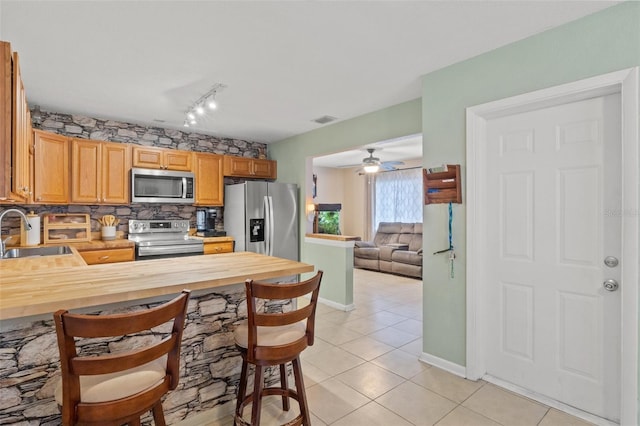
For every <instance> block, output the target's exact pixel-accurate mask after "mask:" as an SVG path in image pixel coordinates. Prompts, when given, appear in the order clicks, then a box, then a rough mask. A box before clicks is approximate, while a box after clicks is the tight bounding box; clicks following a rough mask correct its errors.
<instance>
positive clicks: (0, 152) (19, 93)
mask: <svg viewBox="0 0 640 426" xmlns="http://www.w3.org/2000/svg"><path fill="white" fill-rule="evenodd" d="M0 123H2V124H0V164H1V165H2V167H1V171H0V203H1V202H27V201H29V199H30V198H31V195H32V187H33V185H32V183H31V153H32V150H33V142H32V141H33V139H32V134H31V113H30V112H29V106H28V105H27V96H26V94H25V90H24V86H23V83H22V76H21V73H20V64H19V60H18V53H16V52H11V45H10V44H9V43H6V42H0Z"/></svg>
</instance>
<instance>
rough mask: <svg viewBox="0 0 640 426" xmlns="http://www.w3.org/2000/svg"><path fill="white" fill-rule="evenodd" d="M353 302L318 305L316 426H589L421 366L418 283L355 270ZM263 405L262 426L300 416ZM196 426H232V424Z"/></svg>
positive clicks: (307, 362) (313, 366)
mask: <svg viewBox="0 0 640 426" xmlns="http://www.w3.org/2000/svg"><path fill="white" fill-rule="evenodd" d="M354 299H355V305H356V309H355V310H353V311H351V312H341V311H337V310H335V309H332V308H329V307H327V306H325V305H318V308H317V313H316V341H315V344H314V345H313V346H311V347H309V348H307V349H306V350H305V351H304V352H303V354H302V356H301V358H302V370H303V372H304V375H305V386H306V389H307V399H308V403H309V407H310V409H311V413H312V419H311V421H312V424H313V425H314V426H322V425H336V426H343V425H345V426H346V425H348V426H358V425H363V426H364V425H366V426H375V425H384V426H391V425H393V426H396V425H398V426H403V425H407V426H410V425H439V426H463V425H473V426H476V425H477V426H482V425H505V426H507V425H509V426H510V425H523V426H524V425H540V426H551V425H562V426H566V425H588V424H590V423H587V422H585V421H583V420H581V419H578V418H576V417H572V416H569V415H567V414H565V413H563V412H560V411H558V410H555V409H553V408H550V407H547V406H545V405H542V404H540V403H538V402H535V401H532V400H530V399H527V398H524V397H521V396H518V395H515V394H513V393H511V392H508V391H506V390H504V389H502V388H499V387H497V386H494V385H492V384H490V383H486V382H484V381H478V382H472V381H468V380H464V379H462V378H460V377H458V376H455V375H453V374H450V373H447V372H446V371H443V370H440V369H438V368H436V367H432V366H429V365H428V364H425V363H423V362H420V361H419V360H418V357H419V355H420V354H421V353H422V282H421V281H418V280H414V279H410V278H402V277H397V276H394V275H389V274H381V273H375V272H371V271H365V270H360V269H356V270H355V272H354ZM302 303H304V302H302ZM263 404H264V406H263V414H262V424H263V425H280V424H282V423H285V422H286V421H287V420H290V419H291V418H293V417H295V416H296V415H297V414H298V410H297V404H296V403H295V402H293V403H292V404H291V405H292V410H291V412H288V413H282V412H281V410H280V408H281V406H280V398H279V397H268V398H266V399H265V401H264V403H263ZM245 414H246V415H247V417H249V416H250V409H247V410H245ZM187 424H189V425H191V424H193V423H190V422H184V426H186V425H187ZM199 424H206V425H211V426H214V425H215V426H229V425H232V424H233V418H232V417H231V416H228V417H225V418H223V419H220V420H217V421H214V422H211V421H207V422H205V423H203V422H202V421H200V422H199Z"/></svg>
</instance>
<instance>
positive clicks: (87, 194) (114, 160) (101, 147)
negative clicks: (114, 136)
mask: <svg viewBox="0 0 640 426" xmlns="http://www.w3.org/2000/svg"><path fill="white" fill-rule="evenodd" d="M130 170H131V146H130V145H128V144H123V143H109V142H100V141H92V140H86V139H73V140H72V141H71V202H72V203H80V204H96V203H99V204H128V203H129V171H130Z"/></svg>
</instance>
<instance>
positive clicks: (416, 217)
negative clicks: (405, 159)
mask: <svg viewBox="0 0 640 426" xmlns="http://www.w3.org/2000/svg"><path fill="white" fill-rule="evenodd" d="M423 200H424V197H423V194H422V169H420V168H416V169H408V170H396V171H392V172H386V173H378V174H377V175H376V177H375V210H374V214H373V218H374V220H373V222H374V223H373V224H374V230H375V229H378V224H379V223H380V222H405V223H412V222H420V223H422V203H423Z"/></svg>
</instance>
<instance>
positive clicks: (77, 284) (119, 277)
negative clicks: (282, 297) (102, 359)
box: [0, 252, 314, 320]
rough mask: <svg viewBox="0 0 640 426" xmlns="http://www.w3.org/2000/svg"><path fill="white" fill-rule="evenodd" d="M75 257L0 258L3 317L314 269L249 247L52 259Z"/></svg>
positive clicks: (169, 292)
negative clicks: (91, 260) (104, 259)
mask: <svg viewBox="0 0 640 426" xmlns="http://www.w3.org/2000/svg"><path fill="white" fill-rule="evenodd" d="M74 257H78V258H80V256H79V255H78V254H75V253H74V255H66V256H46V257H40V258H37V259H31V260H32V261H34V262H43V261H45V262H49V263H50V264H51V266H54V269H48V268H47V267H44V268H42V267H41V268H36V267H31V268H30V269H28V268H27V265H26V264H22V266H21V265H20V264H19V262H20V261H26V260H28V259H26V258H25V259H7V260H2V261H0V320H5V319H10V318H21V317H28V316H32V315H40V314H46V313H52V312H55V311H57V310H58V309H77V308H86V307H92V306H99V305H105V304H109V303H117V302H126V301H133V300H139V299H144V298H149V297H155V296H164V295H169V294H176V293H179V292H180V291H181V290H182V289H184V288H187V289H190V290H204V289H211V288H215V287H222V286H226V285H230V284H238V283H242V282H244V281H245V280H246V279H248V278H253V279H268V278H276V277H281V276H286V275H295V274H301V273H304V272H313V271H314V266H313V265H309V264H306V263H301V262H296V261H293V260H288V259H281V258H277V257H270V256H264V255H261V254H256V253H249V252H237V253H224V254H217V255H215V256H189V257H182V258H179V259H178V258H176V259H153V260H143V261H136V262H123V263H110V264H104V265H92V266H87V265H85V264H84V262H82V263H83V265H76V264H69V265H68V266H67V265H64V266H63V265H60V264H56V263H59V262H63V261H61V260H59V259H53V258H67V260H66V261H67V262H73V259H71V258H74ZM49 259H51V260H49ZM80 261H82V259H81V258H80ZM51 262H52V263H51Z"/></svg>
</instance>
